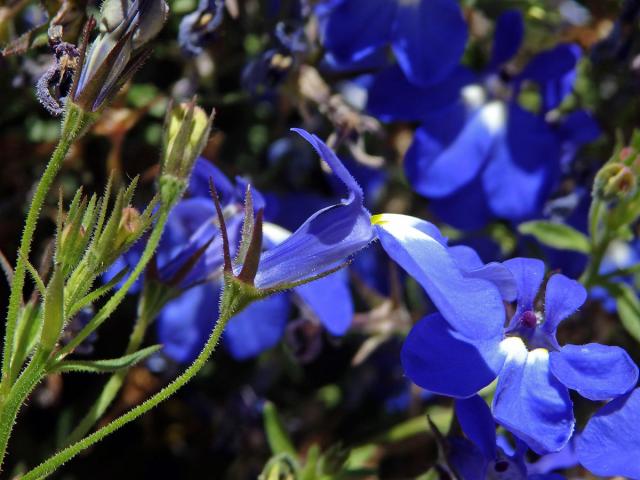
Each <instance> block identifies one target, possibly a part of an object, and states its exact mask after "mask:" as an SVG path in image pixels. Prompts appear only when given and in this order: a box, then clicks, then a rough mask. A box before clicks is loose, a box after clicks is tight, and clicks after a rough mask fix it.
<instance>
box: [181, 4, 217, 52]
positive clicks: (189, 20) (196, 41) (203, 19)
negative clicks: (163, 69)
mask: <svg viewBox="0 0 640 480" xmlns="http://www.w3.org/2000/svg"><path fill="white" fill-rule="evenodd" d="M223 17H224V1H223V0H200V1H199V2H198V8H196V10H195V11H193V12H192V13H190V14H189V15H185V17H184V18H183V19H182V20H181V21H180V29H179V30H178V43H180V47H181V48H182V50H183V51H184V52H185V53H187V54H189V55H199V54H200V53H202V51H203V50H204V48H205V47H206V46H207V45H208V44H209V43H211V42H212V41H213V39H214V32H215V31H216V29H217V28H218V27H219V26H220V24H221V23H222V19H223Z"/></svg>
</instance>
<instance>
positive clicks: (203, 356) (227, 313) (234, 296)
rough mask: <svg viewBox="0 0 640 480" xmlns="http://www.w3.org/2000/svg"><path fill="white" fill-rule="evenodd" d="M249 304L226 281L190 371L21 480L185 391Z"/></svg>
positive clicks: (51, 468) (56, 465) (33, 476)
mask: <svg viewBox="0 0 640 480" xmlns="http://www.w3.org/2000/svg"><path fill="white" fill-rule="evenodd" d="M247 304H248V299H247V298H246V297H243V295H242V294H241V291H240V290H239V289H238V288H237V287H236V286H235V285H234V283H233V282H232V281H226V282H225V288H224V290H223V294H222V300H221V308H220V315H219V317H218V321H217V322H216V325H215V327H214V329H213V331H212V332H211V335H210V336H209V339H208V340H207V343H206V344H205V346H204V348H203V349H202V351H201V352H200V354H199V355H198V357H197V358H196V359H195V361H194V362H193V363H192V364H191V365H190V366H189V368H187V369H186V370H185V371H184V372H183V373H182V374H181V375H180V376H179V377H177V378H176V379H175V380H174V381H173V382H171V383H170V384H169V385H167V386H166V387H164V388H163V389H162V390H160V391H159V392H158V393H156V394H155V395H153V396H152V397H150V398H149V399H148V400H146V401H145V402H144V403H142V404H140V405H138V406H137V407H134V408H132V409H131V410H129V411H128V412H127V413H125V414H124V415H122V416H120V417H118V418H116V419H115V420H114V421H112V422H111V423H109V424H107V425H105V426H104V427H102V428H100V429H99V430H97V431H96V432H94V433H92V434H91V435H89V436H87V437H85V438H83V439H82V440H80V441H78V442H76V443H74V444H73V445H70V446H69V447H67V448H65V449H63V450H61V451H59V452H58V453H57V454H55V455H54V456H52V457H51V458H49V459H48V460H46V461H45V462H43V463H42V464H40V465H39V466H37V467H36V468H34V469H33V470H30V471H29V472H27V473H26V474H25V475H24V476H23V477H22V480H36V479H40V478H44V477H45V476H47V475H49V474H51V473H53V472H54V471H55V470H57V469H58V468H59V467H60V466H61V465H62V464H63V463H65V462H67V461H69V460H71V459H72V458H73V457H75V456H76V455H77V454H78V453H80V452H82V451H83V450H85V449H86V448H89V447H90V446H92V445H94V444H95V443H97V442H99V441H100V440H102V439H103V438H105V437H106V436H108V435H110V434H111V433H113V432H115V431H116V430H117V429H119V428H120V427H122V426H124V425H126V424H127V423H129V422H131V421H133V420H135V419H136V418H138V417H140V416H141V415H142V414H144V413H146V412H148V411H149V410H151V409H152V408H153V407H155V406H157V405H158V404H160V403H161V402H163V401H164V400H166V399H167V398H169V397H170V396H171V395H173V394H174V393H176V392H177V391H178V390H180V388H182V387H183V386H184V385H185V384H186V383H187V382H189V380H191V379H192V378H193V377H194V376H195V375H196V374H197V373H198V372H199V371H200V370H201V369H202V367H204V365H205V364H206V362H207V360H208V359H209V357H210V356H211V354H212V353H213V351H214V350H215V348H216V346H217V344H218V342H219V341H220V337H221V335H222V332H223V331H224V328H225V326H226V324H227V322H228V320H229V319H230V318H231V317H232V316H233V315H235V314H236V313H238V312H239V311H240V310H242V309H243V308H244V307H245V306H246V305H247Z"/></svg>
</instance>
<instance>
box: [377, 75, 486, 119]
mask: <svg viewBox="0 0 640 480" xmlns="http://www.w3.org/2000/svg"><path fill="white" fill-rule="evenodd" d="M475 80H476V77H475V75H474V74H473V73H471V71H469V70H468V69H467V68H465V67H462V66H460V67H456V68H454V69H453V71H452V72H451V74H450V75H449V76H448V77H447V78H445V79H444V80H443V81H441V82H439V83H436V84H433V85H430V86H429V87H419V86H417V85H414V84H412V83H410V82H409V80H408V79H407V77H405V75H404V73H402V70H401V69H400V68H399V67H398V66H397V65H394V66H392V67H389V68H386V69H384V70H382V71H381V72H380V73H378V74H377V75H375V76H374V77H373V83H372V84H371V86H370V87H369V90H368V96H367V111H368V112H369V113H370V114H371V115H373V116H374V117H377V118H379V119H380V120H382V121H385V122H392V121H396V120H422V119H424V118H425V117H427V116H429V115H433V114H434V113H435V112H437V111H441V110H445V109H446V108H448V107H451V106H452V105H454V104H455V103H456V102H457V101H458V99H459V96H460V91H461V90H462V88H463V87H464V86H466V85H469V84H471V83H473V82H474V81H475Z"/></svg>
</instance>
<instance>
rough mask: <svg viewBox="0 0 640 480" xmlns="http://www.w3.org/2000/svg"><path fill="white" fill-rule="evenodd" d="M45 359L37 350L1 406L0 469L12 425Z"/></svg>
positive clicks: (42, 369)
mask: <svg viewBox="0 0 640 480" xmlns="http://www.w3.org/2000/svg"><path fill="white" fill-rule="evenodd" d="M46 359H47V354H46V353H44V352H43V351H42V350H41V349H40V348H38V350H37V351H36V352H35V354H34V356H33V357H32V358H31V362H29V365H28V366H27V368H26V369H25V370H24V372H23V373H22V375H20V377H19V378H18V381H17V382H16V383H15V385H14V386H13V387H12V388H11V390H10V391H9V395H8V396H7V398H6V401H5V402H4V403H3V405H2V410H1V411H0V469H1V467H2V463H3V461H4V457H5V455H6V453H7V445H8V443H9V437H10V436H11V431H12V430H13V425H14V424H15V421H16V417H17V416H18V411H19V410H20V407H21V406H22V404H23V403H24V401H25V400H26V399H27V397H28V396H29V394H30V393H31V392H32V391H33V389H34V388H35V386H36V385H37V384H38V382H40V380H41V379H42V376H43V374H44V366H45V363H46Z"/></svg>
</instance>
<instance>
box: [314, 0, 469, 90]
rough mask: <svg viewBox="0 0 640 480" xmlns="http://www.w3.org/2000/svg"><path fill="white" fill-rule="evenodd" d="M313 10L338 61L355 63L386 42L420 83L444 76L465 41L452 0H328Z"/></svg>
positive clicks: (460, 18)
mask: <svg viewBox="0 0 640 480" xmlns="http://www.w3.org/2000/svg"><path fill="white" fill-rule="evenodd" d="M316 13H317V14H318V16H319V18H320V25H321V38H322V43H323V45H324V47H325V48H326V49H327V51H328V53H329V54H330V55H331V56H332V57H334V58H335V60H336V61H337V63H341V64H343V65H344V64H345V63H357V62H359V61H360V60H362V59H363V58H366V57H368V56H370V55H371V54H372V53H376V52H377V51H378V50H380V49H381V48H384V47H386V46H388V45H390V46H391V49H392V50H393V53H394V55H395V57H396V60H397V62H398V65H399V67H400V68H401V69H402V71H403V72H404V74H405V75H406V77H407V78H408V79H409V80H410V81H411V82H412V83H414V84H416V85H421V86H427V85H431V84H433V83H434V82H438V81H440V80H443V79H444V78H445V77H446V76H447V75H448V74H449V73H450V72H451V71H452V70H453V69H454V68H455V66H456V65H457V64H458V62H459V61H460V58H461V57H462V54H463V52H464V48H465V45H466V43H467V26H466V23H465V21H464V18H463V16H462V10H461V9H460V6H459V5H458V2H456V1H455V0H327V1H325V2H321V3H320V4H319V5H318V6H317V7H316Z"/></svg>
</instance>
